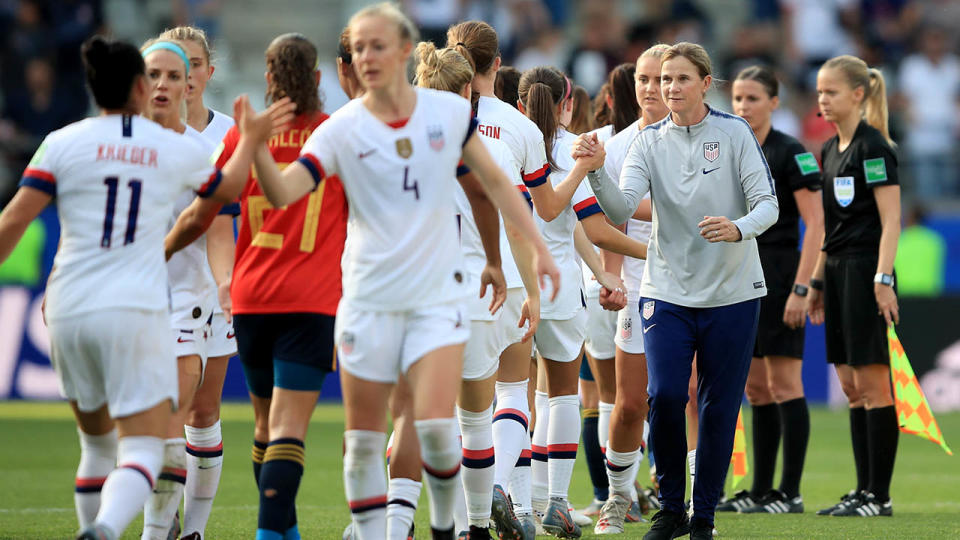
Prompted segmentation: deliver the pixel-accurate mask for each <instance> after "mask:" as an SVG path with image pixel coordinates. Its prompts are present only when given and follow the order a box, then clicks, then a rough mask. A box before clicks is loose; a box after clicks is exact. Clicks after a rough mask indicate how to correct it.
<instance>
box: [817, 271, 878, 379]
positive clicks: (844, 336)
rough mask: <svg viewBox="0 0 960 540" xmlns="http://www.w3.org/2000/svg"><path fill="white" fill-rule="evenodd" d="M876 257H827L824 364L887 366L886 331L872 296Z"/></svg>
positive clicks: (824, 304) (824, 279)
mask: <svg viewBox="0 0 960 540" xmlns="http://www.w3.org/2000/svg"><path fill="white" fill-rule="evenodd" d="M876 272H877V255H876V254H855V255H828V256H827V264H826V268H825V272H824V276H823V282H824V288H823V307H824V319H825V321H824V324H825V328H826V334H827V336H826V338H827V362H829V363H831V364H847V365H850V366H865V365H869V364H884V365H890V352H889V350H888V349H887V328H886V321H884V319H883V315H881V314H879V308H878V307H877V299H876V296H874V294H873V276H874V275H875V274H876Z"/></svg>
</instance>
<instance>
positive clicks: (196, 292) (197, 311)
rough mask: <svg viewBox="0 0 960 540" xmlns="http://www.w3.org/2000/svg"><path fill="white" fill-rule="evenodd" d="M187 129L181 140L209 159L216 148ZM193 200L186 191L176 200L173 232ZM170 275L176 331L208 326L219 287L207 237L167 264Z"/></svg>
mask: <svg viewBox="0 0 960 540" xmlns="http://www.w3.org/2000/svg"><path fill="white" fill-rule="evenodd" d="M186 128H187V129H186V130H185V131H184V132H183V135H182V136H183V137H184V138H185V139H187V141H189V144H192V145H194V146H196V147H197V148H198V149H199V150H200V151H201V152H203V154H204V155H206V156H208V159H209V156H211V155H212V154H213V151H214V149H216V145H213V144H211V143H210V140H209V139H207V138H206V137H204V136H203V135H202V134H200V132H199V131H197V130H195V129H193V128H192V127H190V126H186ZM194 197H196V195H195V194H194V193H193V191H192V190H185V191H184V192H182V193H181V194H180V195H178V196H177V198H176V201H175V202H174V204H173V212H172V213H171V214H170V224H169V228H170V229H172V228H173V225H174V224H175V223H176V222H177V218H178V217H179V216H180V213H181V212H183V211H184V210H185V209H186V208H187V207H188V206H190V203H192V202H193V199H194ZM167 274H168V275H169V279H170V314H171V322H172V323H173V327H174V328H175V329H180V330H194V329H197V328H200V327H201V326H203V325H204V324H206V323H207V320H208V319H209V318H210V314H211V313H212V312H213V308H214V306H215V305H216V303H217V301H216V284H215V283H214V281H213V277H212V276H211V275H210V264H209V263H208V262H207V235H206V234H204V235H202V236H200V238H197V239H196V240H195V241H194V242H192V243H191V244H189V245H188V246H186V247H185V248H183V249H181V250H180V251H178V252H176V253H174V254H173V256H171V257H170V260H169V261H167Z"/></svg>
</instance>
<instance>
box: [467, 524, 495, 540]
mask: <svg viewBox="0 0 960 540" xmlns="http://www.w3.org/2000/svg"><path fill="white" fill-rule="evenodd" d="M460 534H461V538H464V539H465V540H492V539H493V537H492V536H490V529H488V528H486V527H477V526H476V525H471V526H470V530H469V531H467V533H466V534H465V535H464V534H463V533H460Z"/></svg>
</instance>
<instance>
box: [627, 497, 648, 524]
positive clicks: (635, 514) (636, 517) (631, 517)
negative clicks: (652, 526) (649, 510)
mask: <svg viewBox="0 0 960 540" xmlns="http://www.w3.org/2000/svg"><path fill="white" fill-rule="evenodd" d="M626 520H627V523H649V521H648V520H647V518H645V517H643V511H642V510H641V509H640V503H639V502H637V501H633V502H632V503H630V508H628V509H627V517H626Z"/></svg>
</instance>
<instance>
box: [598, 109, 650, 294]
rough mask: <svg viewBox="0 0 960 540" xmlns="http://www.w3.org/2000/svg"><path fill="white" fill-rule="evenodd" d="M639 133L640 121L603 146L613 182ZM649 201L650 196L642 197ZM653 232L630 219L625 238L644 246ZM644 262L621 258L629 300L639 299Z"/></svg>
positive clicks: (641, 222)
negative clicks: (627, 237)
mask: <svg viewBox="0 0 960 540" xmlns="http://www.w3.org/2000/svg"><path fill="white" fill-rule="evenodd" d="M639 133H640V120H637V121H636V122H634V123H632V124H630V125H629V126H627V127H626V128H624V129H623V130H622V131H621V132H620V133H617V134H616V135H614V136H612V137H610V139H609V140H608V141H607V143H606V144H605V145H604V149H605V150H606V151H607V158H606V160H605V161H604V164H603V168H604V169H605V170H606V171H607V174H608V175H610V178H612V179H613V180H614V181H615V182H617V183H618V184H619V183H620V170H621V169H623V162H624V161H626V159H627V150H629V149H630V144H631V143H632V142H633V139H634V138H636V136H637V135H638V134H639ZM643 198H644V199H649V198H650V194H649V193H647V194H646V195H644V196H643ZM651 230H653V224H652V223H650V222H649V221H643V220H639V219H633V218H630V219H629V220H628V221H627V236H629V237H630V238H633V239H634V240H636V241H638V242H642V243H644V244H646V243H648V242H649V241H650V231H651ZM645 266H646V261H645V260H643V259H634V258H633V257H627V256H624V257H623V267H622V269H621V273H620V275H621V277H622V278H623V284H624V285H626V287H627V296H628V297H629V298H630V299H635V298H640V281H641V280H642V279H643V269H644V267H645Z"/></svg>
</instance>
